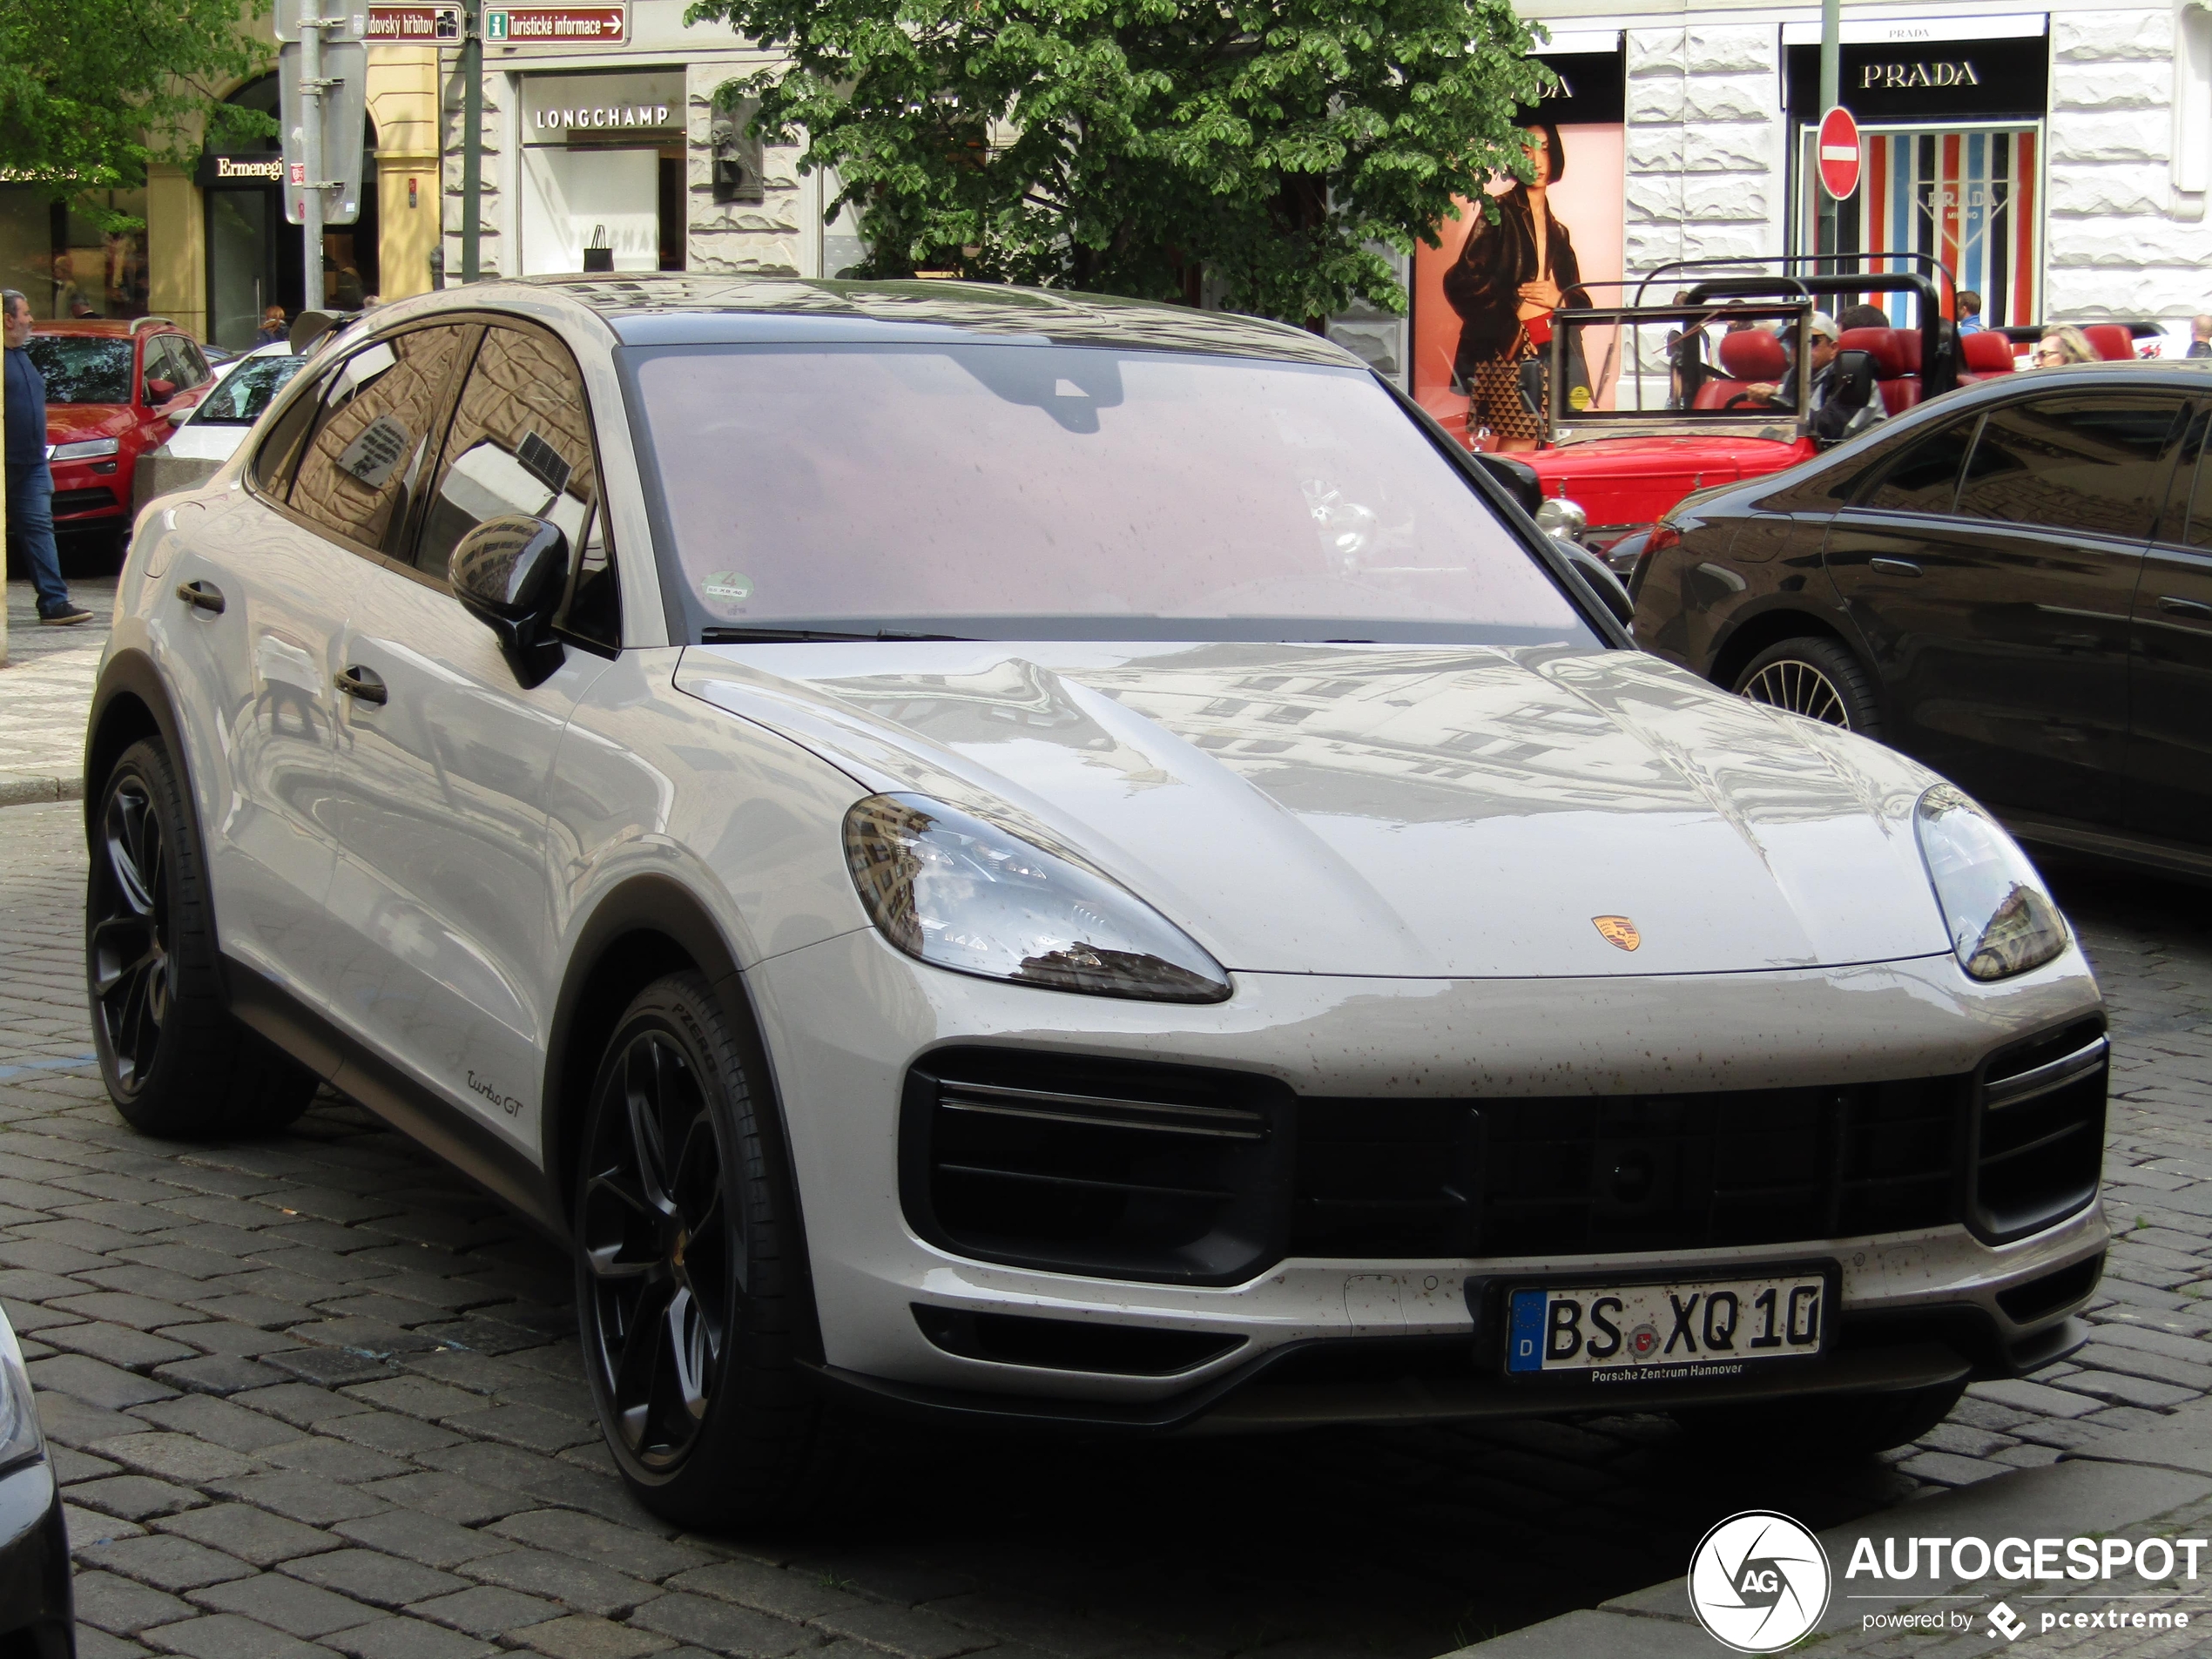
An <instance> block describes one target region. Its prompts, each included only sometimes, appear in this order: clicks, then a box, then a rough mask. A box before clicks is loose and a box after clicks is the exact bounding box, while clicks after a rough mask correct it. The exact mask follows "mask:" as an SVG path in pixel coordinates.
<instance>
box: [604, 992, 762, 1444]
mask: <svg viewBox="0 0 2212 1659" xmlns="http://www.w3.org/2000/svg"><path fill="white" fill-rule="evenodd" d="M601 1087H602V1089H603V1091H604V1092H603V1096H602V1099H601V1102H600V1109H599V1110H598V1111H597V1113H595V1114H594V1124H593V1128H594V1131H595V1132H594V1136H593V1143H592V1146H591V1149H590V1158H589V1160H588V1162H587V1163H586V1165H585V1176H584V1183H583V1216H582V1221H583V1227H582V1230H581V1235H580V1237H579V1239H578V1243H579V1245H580V1246H581V1249H582V1251H583V1267H584V1270H585V1272H586V1274H587V1275H588V1277H589V1280H590V1291H591V1308H590V1314H591V1316H592V1317H591V1329H592V1332H593V1333H594V1336H595V1338H596V1340H597V1348H598V1353H597V1359H598V1360H599V1363H600V1366H601V1367H602V1370H603V1375H604V1379H605V1385H606V1388H607V1393H608V1406H609V1411H608V1413H607V1415H608V1426H609V1427H610V1429H611V1430H612V1431H613V1433H615V1434H616V1435H617V1436H618V1437H619V1439H620V1440H621V1441H622V1444H623V1446H624V1448H625V1449H627V1450H628V1452H629V1453H630V1455H631V1457H633V1458H635V1459H636V1460H637V1463H638V1464H639V1466H640V1467H642V1468H644V1469H645V1470H647V1471H649V1472H651V1473H652V1474H666V1473H668V1472H671V1471H672V1470H674V1469H676V1468H677V1467H679V1466H680V1465H681V1464H682V1463H683V1462H684V1460H685V1459H686V1458H687V1457H688V1456H689V1455H690V1454H691V1449H692V1447H693V1446H694V1444H695V1443H696V1442H697V1441H698V1438H699V1434H700V1431H701V1429H702V1428H703V1427H704V1426H705V1422H706V1419H707V1414H708V1413H709V1411H710V1410H711V1407H712V1406H713V1403H714V1395H715V1392H716V1390H717V1388H718V1386H720V1385H721V1382H722V1380H723V1376H724V1373H725V1370H726V1368H727V1366H728V1361H729V1352H730V1340H731V1336H732V1330H733V1327H734V1325H735V1324H736V1321H737V1318H738V1302H739V1300H740V1299H741V1298H742V1297H743V1296H744V1293H745V1229H744V1225H743V1217H742V1216H741V1215H740V1214H739V1213H738V1208H737V1206H736V1205H735V1204H733V1202H732V1197H731V1195H730V1194H729V1192H728V1191H727V1190H726V1189H725V1184H724V1180H723V1164H724V1158H723V1149H722V1142H721V1136H720V1135H719V1134H718V1131H717V1130H716V1126H715V1122H714V1114H713V1113H712V1112H711V1110H709V1109H708V1107H707V1101H706V1095H705V1090H704V1089H702V1087H701V1084H700V1080H699V1077H698V1073H697V1071H696V1069H694V1067H693V1065H692V1062H691V1059H690V1057H689V1056H688V1055H686V1054H685V1051H684V1049H683V1047H681V1046H679V1044H678V1041H677V1039H676V1037H675V1035H674V1034H672V1033H671V1032H669V1031H666V1030H663V1029H652V1028H648V1029H645V1030H642V1031H639V1032H637V1034H636V1035H632V1036H631V1038H630V1040H629V1042H627V1043H626V1044H625V1046H624V1048H623V1049H622V1050H621V1051H620V1053H619V1054H618V1055H616V1056H615V1057H614V1059H613V1061H612V1063H611V1065H610V1067H609V1068H608V1069H607V1070H606V1071H605V1073H604V1082H603V1083H602V1085H601Z"/></svg>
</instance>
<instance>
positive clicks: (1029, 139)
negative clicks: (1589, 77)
mask: <svg viewBox="0 0 2212 1659" xmlns="http://www.w3.org/2000/svg"><path fill="white" fill-rule="evenodd" d="M685 16H686V18H687V20H689V21H691V22H694V23H696V22H700V21H704V20H713V21H719V22H725V23H727V24H731V25H732V27H734V28H735V29H737V30H738V31H739V32H740V33H742V34H745V35H749V36H752V37H753V38H754V39H756V40H757V41H759V44H760V45H761V46H762V47H763V48H765V49H766V50H767V51H772V52H774V53H776V54H778V55H779V57H781V58H782V59H783V60H784V61H783V62H782V63H780V64H779V65H777V66H776V67H773V68H770V69H767V70H764V71H760V72H759V74H756V75H754V76H752V77H751V78H748V79H745V80H742V81H734V82H732V83H731V84H728V85H725V86H724V87H723V88H722V89H721V91H720V92H719V93H718V102H719V103H721V104H722V105H724V106H725V107H729V106H732V105H736V104H737V103H738V101H739V100H741V99H746V98H756V99H758V100H759V109H758V111H757V113H756V114H755V116H754V117H753V118H752V130H753V131H754V132H756V133H758V134H759V136H761V137H763V138H768V139H770V140H772V141H775V142H780V143H786V144H787V143H792V142H795V141H796V140H797V137H798V135H799V133H800V132H804V133H805V134H806V142H807V144H808V145H809V149H808V152H807V155H806V159H805V160H804V161H802V162H801V164H800V165H802V166H804V167H809V168H812V167H830V168H834V169H835V171H836V174H837V177H838V179H839V180H840V186H841V189H840V194H839V196H838V197H837V202H838V204H839V205H840V206H844V205H846V204H851V205H853V206H854V207H856V208H857V210H858V211H859V214H860V232H861V237H862V239H863V242H864V244H865V245H866V246H867V253H868V257H867V263H866V265H865V266H863V267H862V271H861V273H862V274H866V275H870V276H880V277H899V276H910V275H913V274H914V273H916V272H918V271H929V272H935V271H948V272H954V273H959V274H960V275H962V276H966V277H971V278H977V279H982V280H1005V281H1016V282H1033V283H1039V284H1042V285H1045V286H1048V287H1074V288H1084V289H1089V290H1092V291H1094V292H1101V293H1119V294H1126V295H1130V296H1132V297H1135V298H1138V299H1148V300H1167V299H1176V298H1190V297H1195V295H1196V293H1197V286H1198V273H1200V272H1201V271H1203V272H1204V273H1205V274H1206V275H1207V276H1208V277H1210V278H1211V280H1212V281H1213V283H1214V284H1215V285H1217V292H1218V293H1220V295H1221V298H1222V302H1223V303H1224V304H1225V305H1227V306H1229V307H1231V308H1233V309H1236V310H1239V311H1247V312H1255V313H1258V314H1263V315H1267V316H1272V317H1280V318H1285V319H1289V320H1306V319H1310V318H1314V317H1320V316H1325V315H1328V314H1332V313H1334V312H1338V311H1341V310H1342V309H1344V307H1345V305H1346V303H1347V302H1348V301H1349V300H1350V299H1351V298H1352V296H1353V295H1355V294H1357V295H1359V296H1361V297H1362V298H1365V299H1366V300H1368V301H1370V302H1371V303H1372V304H1376V305H1379V306H1381V307H1384V308H1386V309H1387V310H1391V311H1399V310H1402V309H1403V308H1404V307H1405V302H1406V301H1405V293H1404V292H1403V290H1402V289H1401V288H1400V287H1399V284H1398V282H1397V280H1396V279H1395V277H1394V275H1393V272H1392V268H1391V264H1390V261H1389V260H1386V259H1385V258H1383V257H1381V256H1380V255H1379V254H1378V253H1376V252H1375V251H1374V248H1373V246H1372V245H1374V244H1378V243H1379V244H1383V245H1386V246H1391V247H1394V248H1396V249H1397V250H1398V251H1399V252H1400V253H1407V252H1410V251H1411V250H1412V248H1413V243H1414V241H1415V239H1420V240H1423V241H1426V242H1427V243H1428V244H1429V245H1430V246H1435V243H1436V235H1435V231H1434V228H1433V227H1434V226H1437V225H1438V224H1440V223H1441V222H1443V221H1444V220H1445V219H1449V218H1452V217H1454V216H1455V213H1454V209H1453V199H1454V198H1455V197H1459V198H1469V199H1475V200H1480V199H1481V194H1480V192H1481V188H1482V185H1483V184H1484V182H1485V181H1486V180H1487V179H1490V178H1491V177H1493V176H1494V175H1495V174H1496V173H1499V172H1513V173H1514V174H1516V175H1518V176H1521V177H1523V178H1525V177H1527V160H1526V158H1524V157H1523V155H1522V154H1521V148H1520V145H1519V143H1518V141H1517V128H1516V120H1515V118H1516V115H1517V112H1518V110H1519V107H1520V106H1521V105H1525V104H1528V103H1533V102H1534V100H1535V99H1536V98H1537V97H1538V96H1539V95H1540V94H1541V91H1543V89H1544V88H1545V87H1546V86H1547V85H1548V84H1549V80H1550V78H1549V75H1548V71H1545V70H1544V69H1543V68H1542V67H1541V65H1539V64H1537V63H1535V62H1534V60H1533V59H1531V58H1530V57H1527V51H1528V48H1529V46H1530V44H1531V35H1530V31H1529V30H1528V29H1527V26H1526V25H1524V24H1522V23H1521V21H1520V20H1519V19H1518V18H1517V17H1514V11H1513V7H1512V4H1511V3H1510V0H697V3H694V4H693V5H692V6H691V9H690V10H689V11H688V12H687V13H686V14H685Z"/></svg>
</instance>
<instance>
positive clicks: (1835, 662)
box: [1732, 635, 1882, 738]
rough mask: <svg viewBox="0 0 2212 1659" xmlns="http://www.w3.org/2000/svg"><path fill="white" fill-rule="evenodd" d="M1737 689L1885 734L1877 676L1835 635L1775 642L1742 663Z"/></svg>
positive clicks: (1864, 732) (1866, 732)
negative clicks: (1831, 637)
mask: <svg viewBox="0 0 2212 1659" xmlns="http://www.w3.org/2000/svg"><path fill="white" fill-rule="evenodd" d="M1732 689H1733V690H1734V691H1735V692H1736V694H1737V696H1738V697H1743V698H1750V700H1751V701H1752V702H1754V703H1764V704H1765V705H1768V706H1769V707H1770V708H1777V709H1787V710H1788V711H1790V712H1791V713H1792V714H1802V715H1804V716H1805V717H1806V718H1808V719H1813V720H1818V721H1821V722H1822V723H1823V724H1824V725H1838V726H1841V727H1843V729H1844V731H1846V732H1858V734H1859V735H1860V736H1861V737H1866V738H1878V737H1880V736H1881V735H1882V714H1881V705H1880V704H1879V703H1878V702H1877V701H1876V699H1875V695H1874V679H1873V676H1871V674H1869V673H1868V672H1867V671H1866V670H1865V667H1864V666H1863V665H1862V664H1860V662H1859V660H1858V658H1856V657H1854V656H1852V655H1851V652H1850V651H1847V650H1845V649H1844V647H1843V646H1842V645H1840V644H1837V642H1836V641H1834V640H1832V639H1824V638H1821V637H1819V636H1817V635H1807V636H1805V637H1802V638H1798V639H1785V640H1784V641H1782V643H1781V644H1777V645H1770V646H1768V647H1767V648H1766V649H1765V650H1764V651H1761V652H1760V653H1759V654H1758V655H1757V657H1754V658H1752V659H1751V660H1750V662H1748V663H1746V664H1744V665H1743V670H1742V671H1741V672H1739V673H1738V674H1737V677H1736V685H1734V687H1733V688H1732Z"/></svg>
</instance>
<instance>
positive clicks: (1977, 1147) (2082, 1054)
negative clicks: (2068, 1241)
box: [1968, 1019, 2111, 1243]
mask: <svg viewBox="0 0 2212 1659" xmlns="http://www.w3.org/2000/svg"><path fill="white" fill-rule="evenodd" d="M2110 1069H2111V1045H2110V1044H2109V1043H2107V1042H2106V1040H2105V1035H2104V1026H2103V1024H2102V1022H2100V1021H2097V1020H2094V1019H2090V1020H2080V1021H2077V1022H2074V1024H2072V1025H2069V1026H2067V1027H2065V1028H2062V1029H2060V1030H2058V1031H2054V1032H2051V1033H2049V1034H2047V1035H2044V1036H2040V1037H2038V1038H2036V1039H2034V1040H2033V1042H2025V1043H2021V1044H2020V1045H2018V1046H2017V1047H2014V1048H2012V1049H2006V1050H2005V1051H2003V1052H2002V1053H2000V1054H1999V1055H1995V1056H1993V1058H1992V1059H1991V1060H1990V1062H1989V1063H1988V1064H1987V1065H1986V1066H1985V1067H1984V1068H1983V1070H1982V1080H1981V1110H1980V1111H1979V1113H1978V1114H1977V1116H1976V1120H1975V1131H1976V1132H1975V1143H1974V1196H1973V1210H1972V1213H1971V1215H1970V1216H1969V1217H1968V1219H1969V1220H1970V1221H1971V1222H1972V1223H1973V1227H1974V1231H1976V1232H1978V1233H1979V1234H1981V1236H1982V1237H1983V1238H1987V1239H1989V1240H1991V1241H1992V1242H1993V1243H2001V1242H2002V1241H2004V1240H2006V1239H2008V1238H2020V1237H2021V1236H2022V1235H2024V1234H2027V1233H2031V1232H2034V1231H2038V1230H2039V1229H2040V1228H2044V1227H2047V1226H2049V1225H2050V1224H2052V1223H2053V1222H2054V1221H2057V1220H2060V1218H2062V1217H2066V1216H2069V1215H2072V1214H2073V1213H2074V1211H2077V1210H2080V1209H2083V1208H2085V1207H2086V1206H2087V1204H2089V1202H2090V1201H2091V1200H2092V1199H2094V1197H2096V1196H2097V1183H2098V1181H2099V1180H2100V1179H2101V1177H2102V1176H2103V1173H2104V1152H2105V1090H2106V1085H2107V1081H2108V1074H2109V1072H2110Z"/></svg>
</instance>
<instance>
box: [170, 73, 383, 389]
mask: <svg viewBox="0 0 2212 1659" xmlns="http://www.w3.org/2000/svg"><path fill="white" fill-rule="evenodd" d="M229 101H230V102H232V103H233V104H238V105H244V106H245V107H246V108H248V109H253V110H260V111H262V112H264V113H265V114H266V115H268V116H270V117H271V118H274V117H275V115H276V113H277V78H276V77H275V76H273V75H266V76H263V77H262V78H260V80H258V81H253V82H250V83H248V84H246V85H245V86H243V87H240V88H239V90H238V91H236V92H233V94H232V95H231V98H230V100H229ZM361 152H362V154H361V168H362V174H361V177H362V180H363V183H362V186H361V217H360V218H359V219H356V220H355V221H354V223H353V224H351V225H347V226H339V227H337V228H335V229H333V230H330V231H328V232H326V233H325V234H324V236H323V242H322V247H323V260H322V263H323V279H322V293H320V294H319V295H317V296H316V297H315V300H314V306H315V307H320V308H321V309H324V310H333V311H358V310H360V309H361V301H362V300H364V299H366V298H367V297H368V295H370V294H372V293H375V292H376V291H377V282H378V269H377V257H376V256H377V222H376V205H377V190H376V183H375V180H376V159H375V158H376V135H375V128H374V124H373V123H371V122H369V121H368V120H367V119H366V118H364V120H363V121H362V124H361ZM281 161H282V152H281V151H280V147H279V146H278V144H277V141H276V139H275V138H270V139H269V140H268V141H267V142H266V144H265V145H262V146H261V147H260V148H259V149H256V150H251V151H237V152H229V153H227V154H224V155H214V154H209V155H205V156H202V157H201V158H200V166H199V185H200V187H201V190H202V192H203V193H204V195H205V197H206V226H207V337H208V338H209V339H210V340H212V341H214V343H215V344H217V345H219V346H227V347H231V348H232V349H233V350H244V349H246V348H247V347H251V346H252V345H253V343H254V334H255V331H256V330H257V329H259V328H260V324H261V318H262V315H263V314H264V313H265V312H266V310H267V308H268V307H271V306H281V307H284V314H285V315H286V316H287V318H292V317H297V316H298V315H299V314H300V312H301V311H302V310H303V309H307V308H309V304H308V300H307V293H306V287H307V273H306V270H305V265H306V261H305V260H304V258H303V257H302V248H301V246H300V236H301V234H302V233H301V230H300V226H297V225H292V224H287V222H286V220H285V217H284V192H283V189H282V185H281V178H282V171H283V170H282V167H281V165H280V164H281Z"/></svg>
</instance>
